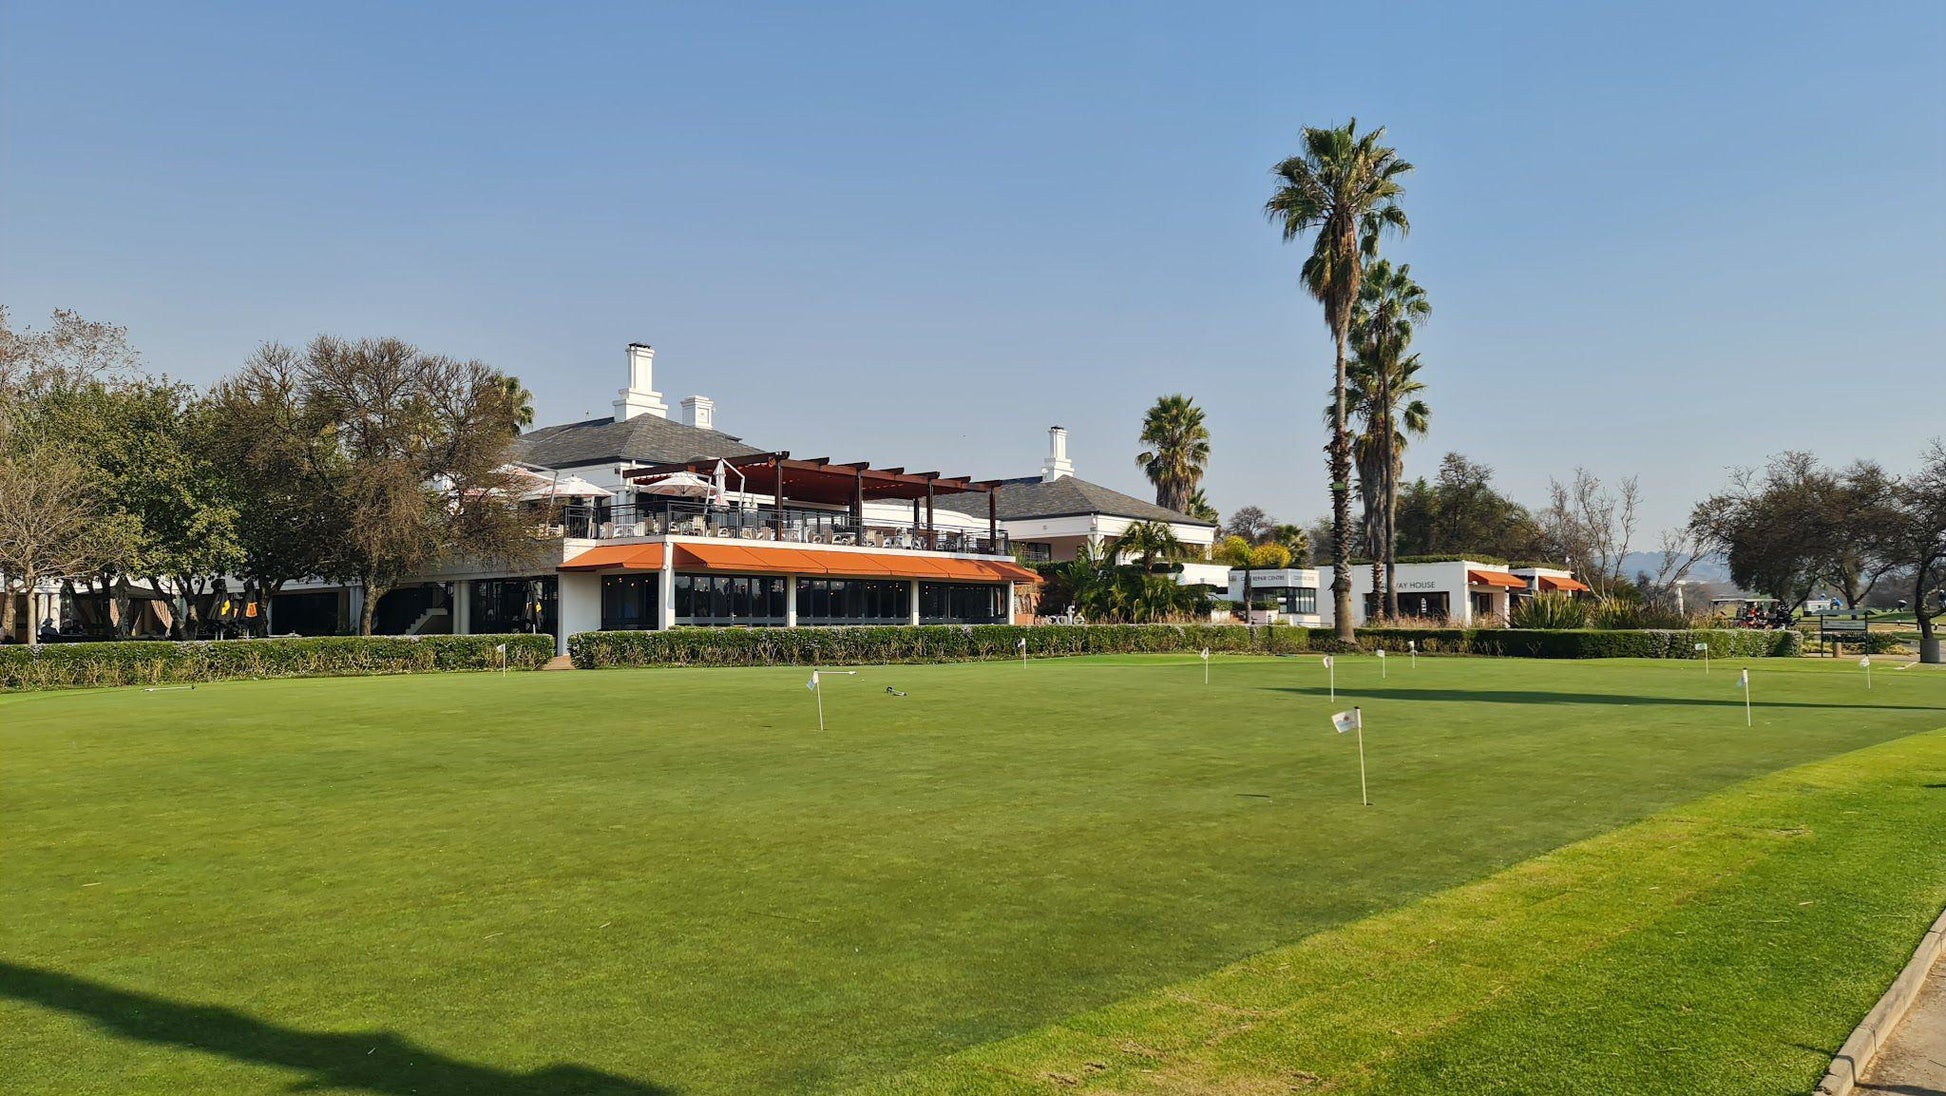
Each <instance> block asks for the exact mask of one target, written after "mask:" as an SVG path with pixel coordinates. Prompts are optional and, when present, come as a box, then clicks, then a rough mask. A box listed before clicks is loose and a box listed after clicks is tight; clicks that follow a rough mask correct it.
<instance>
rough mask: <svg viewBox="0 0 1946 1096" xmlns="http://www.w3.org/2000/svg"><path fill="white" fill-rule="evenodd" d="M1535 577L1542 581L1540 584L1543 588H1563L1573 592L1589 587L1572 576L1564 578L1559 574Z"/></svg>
mask: <svg viewBox="0 0 1946 1096" xmlns="http://www.w3.org/2000/svg"><path fill="white" fill-rule="evenodd" d="M1534 577H1535V578H1536V579H1538V580H1539V581H1540V586H1541V589H1543V590H1563V591H1567V592H1569V593H1573V592H1574V591H1577V590H1586V589H1588V587H1587V586H1586V585H1584V584H1582V583H1580V582H1576V581H1575V580H1574V579H1571V578H1563V577H1560V576H1557V575H1535V576H1534Z"/></svg>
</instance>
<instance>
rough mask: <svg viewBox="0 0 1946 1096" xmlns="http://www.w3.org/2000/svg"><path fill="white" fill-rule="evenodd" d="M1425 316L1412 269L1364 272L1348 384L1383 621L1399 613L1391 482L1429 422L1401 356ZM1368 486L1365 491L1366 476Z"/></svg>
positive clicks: (1427, 307)
mask: <svg viewBox="0 0 1946 1096" xmlns="http://www.w3.org/2000/svg"><path fill="white" fill-rule="evenodd" d="M1431 315H1432V305H1431V304H1430V303H1429V302H1427V300H1426V291H1425V290H1424V289H1423V288H1421V287H1420V286H1419V284H1418V283H1417V282H1415V281H1413V280H1412V265H1411V264H1410V263H1402V264H1400V265H1399V266H1397V267H1394V266H1393V265H1392V264H1391V263H1389V262H1387V261H1385V260H1383V259H1380V260H1379V261H1378V262H1376V263H1374V264H1373V265H1372V268H1371V270H1370V271H1368V272H1367V274H1366V277H1365V281H1364V285H1363V286H1362V287H1360V289H1359V293H1358V304H1357V306H1356V308H1355V310H1354V312H1353V316H1352V342H1353V344H1354V346H1355V347H1356V348H1357V358H1356V360H1354V361H1353V362H1352V365H1351V372H1352V373H1353V374H1363V376H1362V377H1359V378H1358V379H1357V380H1356V381H1355V382H1354V383H1355V385H1356V387H1358V388H1359V390H1360V393H1359V395H1360V400H1359V402H1360V404H1361V406H1360V408H1359V410H1358V412H1357V414H1356V417H1357V418H1359V419H1360V420H1361V421H1362V423H1363V430H1362V432H1361V434H1360V438H1359V445H1360V448H1361V449H1365V450H1369V452H1361V453H1360V459H1359V462H1358V467H1359V486H1360V488H1361V493H1363V494H1365V495H1366V497H1367V504H1366V543H1367V545H1368V547H1369V549H1370V551H1371V554H1372V592H1373V593H1375V594H1376V593H1378V592H1379V591H1380V589H1381V587H1380V583H1379V570H1378V568H1379V563H1380V561H1381V560H1382V561H1383V562H1384V565H1385V580H1384V586H1383V590H1384V600H1383V602H1382V604H1383V606H1384V612H1385V615H1386V616H1388V617H1393V616H1397V615H1398V612H1399V592H1398V586H1397V579H1398V539H1399V538H1398V528H1397V526H1398V510H1399V476H1400V474H1401V473H1403V472H1404V471H1405V456H1404V453H1405V447H1406V443H1407V439H1408V436H1411V437H1424V436H1425V433H1426V426H1427V421H1428V419H1429V418H1430V417H1431V415H1430V412H1429V411H1428V410H1427V408H1426V404H1425V401H1424V400H1423V399H1419V398H1417V393H1419V392H1422V391H1424V390H1425V385H1423V384H1421V383H1419V382H1418V381H1416V380H1414V379H1413V377H1414V375H1415V374H1417V373H1418V371H1419V356H1418V355H1417V354H1412V355H1407V354H1406V352H1405V351H1406V348H1407V347H1408V346H1410V345H1411V343H1412V333H1413V331H1414V330H1415V329H1416V328H1417V327H1418V326H1419V325H1420V324H1422V323H1424V322H1426V319H1427V318H1428V317H1429V316H1431ZM1368 470H1369V471H1370V472H1373V473H1375V474H1376V483H1375V484H1372V485H1371V486H1370V488H1368V487H1367V483H1366V479H1367V472H1368Z"/></svg>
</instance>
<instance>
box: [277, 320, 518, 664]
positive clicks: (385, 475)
mask: <svg viewBox="0 0 1946 1096" xmlns="http://www.w3.org/2000/svg"><path fill="white" fill-rule="evenodd" d="M282 352H283V351H282V350H281V348H276V347H272V348H267V353H270V354H273V355H275V354H279V353H282ZM294 374H295V377H296V379H297V381H298V383H299V385H300V388H299V398H300V400H301V406H302V408H303V422H304V425H305V427H306V428H307V429H311V428H315V429H316V430H317V432H318V433H320V434H328V435H329V436H330V437H331V438H332V439H333V440H334V444H335V446H336V448H337V451H338V454H339V456H340V457H341V458H342V459H343V462H344V464H343V467H342V469H340V470H339V471H338V473H337V474H336V475H333V476H332V477H330V479H329V480H328V481H326V484H325V485H326V486H327V487H328V488H329V489H330V490H332V491H333V492H334V493H335V497H334V498H332V499H331V500H330V501H329V503H328V505H330V507H331V509H332V510H333V511H334V512H335V513H337V514H339V515H342V518H343V521H344V538H343V541H342V543H340V544H339V545H338V546H337V548H336V551H335V552H334V561H333V562H334V567H333V570H334V571H335V572H336V573H337V576H338V577H347V578H354V579H356V580H357V581H358V582H359V584H360V586H361V588H362V590H363V597H362V606H361V611H360V614H359V622H358V631H359V634H360V635H370V634H371V631H372V620H373V615H374V612H375V611H376V609H377V606H378V602H379V600H380V599H381V598H382V597H384V595H385V594H386V593H387V592H389V591H390V590H391V589H393V588H394V587H395V586H396V585H397V584H398V583H399V582H400V581H401V580H403V579H404V578H406V577H407V576H410V575H412V574H415V573H422V572H424V571H425V570H427V569H429V568H430V567H432V566H434V565H435V564H437V563H440V562H447V561H454V560H458V559H462V558H463V559H471V560H479V561H509V562H510V561H513V560H516V559H523V558H526V557H528V556H530V555H532V554H533V552H534V551H535V549H536V542H535V541H534V539H533V537H532V536H531V533H530V531H529V529H528V527H527V523H526V521H525V519H524V518H522V517H521V516H520V515H519V513H518V512H517V511H516V510H515V509H514V508H513V507H511V506H508V505H507V504H506V501H505V500H506V499H507V498H508V497H509V495H510V494H511V489H512V482H511V480H510V478H509V477H508V476H507V475H506V473H505V472H504V471H503V468H504V467H505V464H506V460H507V447H508V443H509V442H510V441H511V440H512V439H513V437H514V436H515V434H516V433H517V429H518V428H517V426H516V421H515V420H516V419H517V417H518V409H517V408H516V407H515V406H514V402H513V400H512V399H511V398H510V397H509V394H508V392H507V386H506V385H505V384H504V383H503V375H502V374H500V373H497V372H495V371H494V370H492V369H490V368H488V367H487V366H486V365H485V364H483V363H481V362H478V361H458V360H455V359H452V358H447V357H443V356H440V355H434V354H427V353H424V352H422V351H420V350H419V349H418V348H417V347H414V346H412V345H411V344H409V343H406V342H403V341H401V340H399V339H360V340H357V341H347V340H344V339H337V338H332V337H329V336H320V337H318V338H317V339H314V340H312V342H311V344H310V345H309V346H308V347H307V348H306V349H305V350H304V352H303V353H302V354H301V355H300V356H298V357H297V359H296V361H295V365H294Z"/></svg>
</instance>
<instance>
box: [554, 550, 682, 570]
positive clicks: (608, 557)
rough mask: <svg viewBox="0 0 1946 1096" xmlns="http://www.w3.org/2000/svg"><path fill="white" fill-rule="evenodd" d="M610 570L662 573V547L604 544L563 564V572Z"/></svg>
mask: <svg viewBox="0 0 1946 1096" xmlns="http://www.w3.org/2000/svg"><path fill="white" fill-rule="evenodd" d="M610 568H617V569H620V570H623V571H660V570H662V545H660V544H602V545H597V546H596V547H593V548H590V549H588V550H587V551H585V552H583V553H581V554H580V555H578V556H576V557H574V558H573V559H571V560H568V561H567V562H566V563H563V564H561V570H563V571H602V570H607V569H610Z"/></svg>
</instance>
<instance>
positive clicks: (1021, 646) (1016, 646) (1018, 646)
mask: <svg viewBox="0 0 1946 1096" xmlns="http://www.w3.org/2000/svg"><path fill="white" fill-rule="evenodd" d="M1014 649H1015V650H1020V651H1024V650H1026V649H1027V637H1026V636H1021V637H1020V642H1019V643H1016V644H1014Z"/></svg>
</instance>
